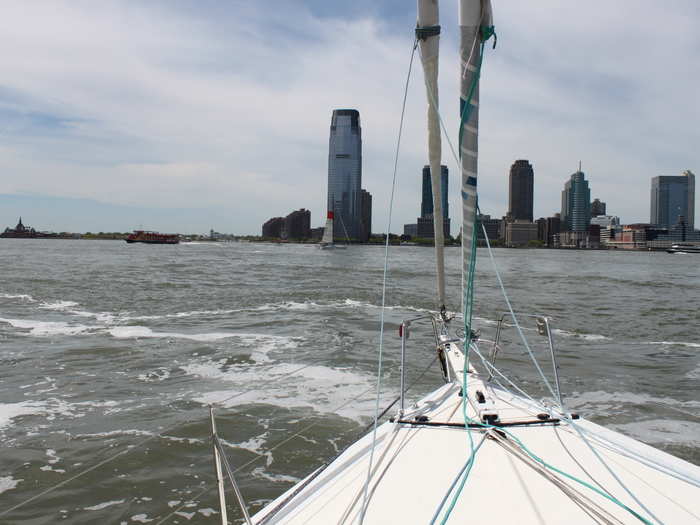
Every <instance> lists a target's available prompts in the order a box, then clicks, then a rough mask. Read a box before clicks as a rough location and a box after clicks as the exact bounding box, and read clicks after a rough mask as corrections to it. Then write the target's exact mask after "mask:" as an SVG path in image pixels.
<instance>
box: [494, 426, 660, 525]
mask: <svg viewBox="0 0 700 525" xmlns="http://www.w3.org/2000/svg"><path fill="white" fill-rule="evenodd" d="M481 426H482V427H484V428H494V429H497V430H498V431H500V432H501V434H498V433H495V434H494V438H496V439H497V440H498V441H499V442H501V441H502V440H505V435H507V436H508V437H510V439H511V440H512V441H513V442H514V443H516V444H517V445H518V446H519V447H520V449H521V451H522V452H524V453H526V454H527V455H528V456H530V458H532V459H533V460H535V461H536V462H538V463H540V464H541V465H542V466H544V467H545V468H547V469H549V470H552V471H554V472H556V473H558V474H561V475H562V476H564V477H566V478H568V479H570V480H572V481H574V482H576V483H578V484H580V485H583V486H584V487H586V488H588V489H590V490H592V491H594V492H596V493H597V494H599V495H600V496H602V497H604V498H605V499H607V500H609V501H611V502H612V503H614V504H616V505H618V506H619V507H621V508H623V509H625V510H626V511H627V512H629V513H630V514H632V515H633V516H634V517H635V518H637V519H638V520H639V521H641V522H642V523H644V524H646V525H653V524H652V522H651V521H649V520H648V519H646V518H645V517H644V516H642V515H640V514H639V513H638V512H636V511H635V510H634V509H632V508H630V507H629V506H627V505H625V504H624V503H623V502H621V501H620V500H619V499H617V498H616V497H614V496H611V495H609V494H608V493H606V492H603V491H602V490H600V489H598V488H597V487H595V486H593V485H591V484H590V483H588V482H586V481H584V480H582V479H580V478H577V477H576V476H574V475H572V474H569V473H567V472H565V471H563V470H561V469H559V468H557V467H555V466H554V465H550V464H549V463H547V462H546V461H545V460H543V459H542V458H540V457H539V456H537V455H536V454H535V453H534V452H532V451H531V450H530V449H529V448H528V447H527V446H526V445H525V443H523V442H522V441H521V440H520V439H519V438H518V437H517V436H516V435H515V434H513V433H512V432H511V431H509V430H507V429H506V428H503V427H495V426H493V425H489V424H487V423H481ZM502 435H503V437H502Z"/></svg>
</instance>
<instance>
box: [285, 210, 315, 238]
mask: <svg viewBox="0 0 700 525" xmlns="http://www.w3.org/2000/svg"><path fill="white" fill-rule="evenodd" d="M310 237H311V212H310V211H309V210H307V209H305V208H301V209H299V210H296V211H293V212H292V213H290V214H289V215H287V216H286V217H285V218H284V224H283V225H282V238H283V239H290V240H302V239H309V238H310Z"/></svg>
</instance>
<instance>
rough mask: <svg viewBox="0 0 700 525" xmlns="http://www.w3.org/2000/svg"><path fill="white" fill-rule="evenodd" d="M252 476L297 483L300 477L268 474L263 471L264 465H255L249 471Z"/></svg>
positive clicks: (275, 481)
mask: <svg viewBox="0 0 700 525" xmlns="http://www.w3.org/2000/svg"><path fill="white" fill-rule="evenodd" d="M250 473H251V474H252V475H253V476H254V477H256V478H260V479H264V480H267V481H272V482H273V483H299V482H300V481H301V478H297V477H295V476H287V475H285V474H270V473H269V472H265V467H256V468H254V469H253V470H252V471H251V472H250Z"/></svg>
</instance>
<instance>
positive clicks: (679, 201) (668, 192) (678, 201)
mask: <svg viewBox="0 0 700 525" xmlns="http://www.w3.org/2000/svg"><path fill="white" fill-rule="evenodd" d="M680 217H685V222H686V224H687V226H688V228H689V229H691V230H692V229H694V228H695V175H694V174H693V172H692V171H690V170H686V171H684V172H683V174H682V175H679V176H670V175H659V176H658V177H653V178H652V179H651V211H650V219H649V222H651V223H652V224H654V225H656V226H660V227H662V228H671V227H672V226H673V225H674V224H676V223H678V221H679V218H680Z"/></svg>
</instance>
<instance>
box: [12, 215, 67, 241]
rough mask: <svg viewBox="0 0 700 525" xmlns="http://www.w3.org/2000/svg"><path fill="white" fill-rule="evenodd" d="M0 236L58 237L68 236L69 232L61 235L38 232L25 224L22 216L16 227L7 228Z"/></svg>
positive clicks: (25, 237) (17, 237) (19, 237)
mask: <svg viewBox="0 0 700 525" xmlns="http://www.w3.org/2000/svg"><path fill="white" fill-rule="evenodd" d="M0 237H3V238H12V239H57V238H66V237H67V234H65V233H62V234H61V235H59V234H57V233H50V232H38V231H36V230H35V229H34V228H31V227H30V226H25V225H24V224H23V223H22V217H20V218H19V221H18V222H17V226H15V227H14V228H5V231H4V232H2V233H0Z"/></svg>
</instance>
